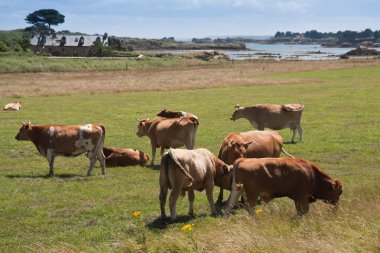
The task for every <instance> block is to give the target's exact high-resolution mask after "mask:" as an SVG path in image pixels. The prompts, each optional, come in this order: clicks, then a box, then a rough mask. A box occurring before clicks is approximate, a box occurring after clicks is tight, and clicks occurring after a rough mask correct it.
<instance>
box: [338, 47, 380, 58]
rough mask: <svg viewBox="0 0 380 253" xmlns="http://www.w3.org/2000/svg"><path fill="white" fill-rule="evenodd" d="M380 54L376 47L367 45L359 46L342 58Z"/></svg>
mask: <svg viewBox="0 0 380 253" xmlns="http://www.w3.org/2000/svg"><path fill="white" fill-rule="evenodd" d="M377 55H380V52H379V51H377V50H376V49H371V48H368V47H366V46H359V47H357V48H356V49H354V50H351V51H349V52H347V53H345V54H343V55H341V56H340V58H341V59H349V58H350V57H355V56H377Z"/></svg>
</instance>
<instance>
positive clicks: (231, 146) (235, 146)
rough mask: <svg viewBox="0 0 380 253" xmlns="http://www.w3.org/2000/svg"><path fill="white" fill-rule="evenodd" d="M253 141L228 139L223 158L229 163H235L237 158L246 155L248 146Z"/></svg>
mask: <svg viewBox="0 0 380 253" xmlns="http://www.w3.org/2000/svg"><path fill="white" fill-rule="evenodd" d="M251 143H252V141H249V142H241V141H236V140H231V141H228V142H227V148H226V150H225V154H224V159H223V160H224V161H225V162H226V163H227V164H233V163H234V162H235V161H236V160H237V159H239V158H242V157H245V155H246V153H247V149H248V146H249V145H250V144H251Z"/></svg>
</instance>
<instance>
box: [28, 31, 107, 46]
mask: <svg viewBox="0 0 380 253" xmlns="http://www.w3.org/2000/svg"><path fill="white" fill-rule="evenodd" d="M62 37H65V38H66V43H65V44H64V46H65V47H77V46H79V42H80V39H81V37H82V38H83V44H82V45H81V46H82V47H90V46H92V44H93V43H94V42H95V41H96V39H97V38H99V39H100V41H102V40H103V35H69V34H57V35H56V36H55V37H54V38H53V36H49V37H47V38H46V43H45V46H55V47H59V46H60V44H61V40H62ZM31 43H32V45H33V46H36V45H37V43H38V39H37V37H36V36H34V37H33V38H32V39H31ZM104 44H108V37H107V38H106V39H105V41H104Z"/></svg>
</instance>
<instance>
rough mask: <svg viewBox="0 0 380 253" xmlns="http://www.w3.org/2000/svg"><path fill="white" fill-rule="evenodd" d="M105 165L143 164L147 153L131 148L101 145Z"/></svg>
mask: <svg viewBox="0 0 380 253" xmlns="http://www.w3.org/2000/svg"><path fill="white" fill-rule="evenodd" d="M103 153H104V155H105V156H106V165H107V167H116V166H131V165H144V164H146V163H147V162H148V160H149V155H148V154H146V153H144V152H142V151H140V150H137V149H132V148H114V147H103Z"/></svg>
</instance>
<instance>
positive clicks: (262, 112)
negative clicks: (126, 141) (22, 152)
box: [16, 104, 342, 220]
mask: <svg viewBox="0 0 380 253" xmlns="http://www.w3.org/2000/svg"><path fill="white" fill-rule="evenodd" d="M303 109H304V106H303V105H302V104H288V105H273V104H262V105H254V106H250V107H242V106H240V105H236V106H235V111H234V113H233V115H232V116H231V120H234V121H235V120H237V119H240V118H246V119H247V120H249V121H250V123H251V124H252V126H253V127H254V128H257V129H258V131H256V130H255V131H249V132H241V133H230V134H228V135H227V136H226V137H225V139H224V140H223V142H222V145H221V147H220V150H219V155H218V157H216V156H215V155H214V154H212V153H211V152H210V151H209V150H207V149H205V148H199V149H194V146H195V137H196V134H197V129H198V126H199V119H198V117H197V116H195V115H193V114H191V113H186V112H173V111H168V110H166V109H165V110H163V111H161V112H160V113H158V114H157V117H156V118H154V119H153V120H149V118H148V119H146V120H138V126H137V127H138V130H137V133H136V135H137V136H138V137H143V136H148V137H149V139H150V141H151V147H152V159H151V164H152V165H154V161H155V154H156V148H159V147H160V148H161V164H160V177H159V183H160V197H159V199H160V207H161V217H162V218H163V219H165V218H166V212H165V203H166V199H167V194H168V190H169V189H171V193H170V198H169V208H170V216H171V219H172V220H175V219H176V202H177V200H178V198H179V196H180V195H184V194H185V193H186V192H187V193H188V200H189V215H193V214H194V211H193V203H194V196H195V195H194V190H198V191H202V190H205V191H206V196H207V199H208V201H209V204H210V208H211V212H212V213H213V214H217V209H216V207H215V204H214V199H213V189H214V186H218V187H220V193H219V196H218V200H217V202H216V203H217V204H218V205H221V204H222V203H223V190H230V191H231V194H230V196H229V198H228V200H227V204H226V205H225V208H224V213H225V214H228V213H229V212H230V211H231V209H232V208H233V206H234V205H235V204H236V202H237V200H238V198H239V196H242V201H244V203H245V206H246V209H247V210H248V212H250V213H251V214H254V213H255V212H254V207H255V205H256V203H257V201H258V198H260V200H261V201H264V202H266V203H267V202H269V201H270V200H271V199H273V198H279V197H289V198H291V199H292V200H294V202H295V206H296V210H297V214H296V215H299V216H300V215H303V214H305V213H307V212H308V210H309V203H311V202H314V201H316V200H317V199H320V200H323V201H324V202H326V203H330V204H333V205H337V204H338V203H339V197H340V195H341V194H342V182H341V181H340V180H334V179H332V178H331V177H330V176H329V175H327V174H326V173H325V172H323V171H322V169H321V168H320V167H318V166H317V165H316V164H314V163H312V162H310V161H307V160H304V159H297V158H294V157H292V156H291V155H290V154H289V153H287V152H286V151H285V150H284V149H283V147H282V146H283V139H282V137H281V136H280V135H279V134H278V133H277V132H274V131H263V130H264V128H270V129H272V130H280V129H284V128H290V129H291V130H293V136H292V139H291V141H292V142H294V139H295V135H296V131H297V132H298V134H299V140H300V141H301V140H302V128H301V116H302V111H303ZM105 134H106V132H105V128H104V126H102V125H95V124H87V125H70V126H67V125H66V126H64V125H45V126H35V125H32V124H31V123H30V122H27V123H22V127H21V128H20V130H19V132H18V134H17V135H16V139H17V140H30V141H32V142H33V144H34V145H35V146H36V148H37V150H38V151H39V153H40V154H41V155H43V156H45V157H46V158H47V160H48V162H49V166H50V170H49V175H51V176H53V175H54V157H55V156H57V155H63V156H77V155H80V154H83V153H86V155H87V157H88V158H89V160H90V167H89V169H88V171H87V176H90V175H91V171H92V169H93V167H94V165H95V163H96V161H97V160H98V161H99V162H100V164H101V168H102V174H103V175H104V174H105V173H106V166H127V165H136V164H141V165H143V164H145V163H146V162H147V161H148V160H149V156H148V155H147V154H146V153H144V152H142V151H139V150H134V149H121V148H113V147H105V146H104V140H105ZM182 146H185V147H186V148H187V149H178V148H179V147H182ZM165 149H169V151H168V152H167V153H165V154H164V151H165ZM281 153H284V154H285V155H287V156H288V158H279V157H280V154H281Z"/></svg>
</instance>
